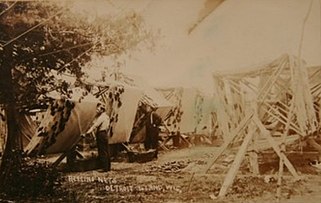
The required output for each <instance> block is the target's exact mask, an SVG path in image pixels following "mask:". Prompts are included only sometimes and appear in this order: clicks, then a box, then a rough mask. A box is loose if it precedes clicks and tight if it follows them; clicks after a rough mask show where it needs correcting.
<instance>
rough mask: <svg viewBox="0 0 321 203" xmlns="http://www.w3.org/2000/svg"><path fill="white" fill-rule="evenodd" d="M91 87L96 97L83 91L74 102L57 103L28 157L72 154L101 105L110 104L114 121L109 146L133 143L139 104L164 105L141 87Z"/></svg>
mask: <svg viewBox="0 0 321 203" xmlns="http://www.w3.org/2000/svg"><path fill="white" fill-rule="evenodd" d="M91 86H92V92H93V94H94V95H91V94H88V93H86V95H85V96H84V95H83V94H84V93H81V92H83V91H82V90H79V91H80V93H79V92H78V93H77V94H75V96H72V98H71V99H57V100H55V102H54V103H53V104H52V105H51V106H50V107H49V108H48V110H47V113H46V115H45V118H44V119H43V121H42V122H41V124H40V126H39V127H38V129H37V131H36V134H35V136H33V137H32V140H31V143H30V144H29V145H28V146H27V147H26V150H25V151H26V152H27V154H31V155H32V154H44V153H45V154H46V153H48V154H51V153H61V152H65V151H66V150H68V149H69V148H70V146H71V145H73V144H74V142H75V141H77V140H78V138H79V136H80V135H81V134H83V133H85V132H86V131H87V130H88V129H89V127H90V125H91V124H92V122H93V119H94V116H95V113H96V104H97V103H98V102H99V101H102V102H104V103H105V104H106V107H107V114H108V115H109V117H110V129H109V136H110V140H109V143H110V144H117V143H126V142H130V137H131V135H132V130H133V125H134V123H135V119H136V114H137V111H138V110H137V109H138V107H139V104H140V103H144V104H149V105H160V104H161V102H159V100H157V99H155V98H156V96H155V95H153V94H151V93H150V91H149V92H148V91H143V90H142V89H139V88H137V87H131V86H128V85H124V84H120V83H116V82H115V83H109V84H106V83H96V84H94V85H93V84H92V85H91ZM74 92H77V91H75V90H74ZM79 98H80V99H79Z"/></svg>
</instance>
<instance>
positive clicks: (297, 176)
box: [253, 117, 300, 180]
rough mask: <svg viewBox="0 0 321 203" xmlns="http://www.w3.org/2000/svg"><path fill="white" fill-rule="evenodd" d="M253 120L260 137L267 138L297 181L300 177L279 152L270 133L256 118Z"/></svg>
mask: <svg viewBox="0 0 321 203" xmlns="http://www.w3.org/2000/svg"><path fill="white" fill-rule="evenodd" d="M253 120H254V122H255V123H256V125H257V126H258V128H259V129H260V131H261V132H262V135H263V136H265V137H266V138H267V140H268V142H269V143H270V145H271V146H272V148H273V150H274V151H275V152H276V154H277V155H278V156H279V157H280V159H282V160H283V161H284V164H285V165H286V167H287V168H288V169H289V171H290V173H291V174H292V175H293V176H294V178H295V179H296V180H299V179H300V177H299V175H298V174H297V172H296V170H295V168H294V167H293V165H292V164H291V162H290V161H289V160H288V158H287V157H286V156H285V154H284V152H282V151H281V149H280V147H279V146H278V144H277V143H276V142H275V140H274V139H273V137H272V136H271V134H270V132H269V131H267V130H266V129H265V127H264V125H263V124H262V123H261V121H260V120H259V119H258V118H257V117H253Z"/></svg>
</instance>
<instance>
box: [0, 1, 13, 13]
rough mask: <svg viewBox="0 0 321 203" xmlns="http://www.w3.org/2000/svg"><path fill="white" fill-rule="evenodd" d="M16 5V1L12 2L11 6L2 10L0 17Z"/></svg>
mask: <svg viewBox="0 0 321 203" xmlns="http://www.w3.org/2000/svg"><path fill="white" fill-rule="evenodd" d="M16 3H17V1H15V2H13V4H11V5H10V6H9V7H8V8H6V9H5V10H3V11H2V12H1V13H0V16H2V15H3V14H5V13H6V12H7V11H9V10H10V9H11V8H12V7H13V6H14V5H15V4H16Z"/></svg>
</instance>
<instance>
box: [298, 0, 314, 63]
mask: <svg viewBox="0 0 321 203" xmlns="http://www.w3.org/2000/svg"><path fill="white" fill-rule="evenodd" d="M312 4H313V0H311V1H310V5H309V8H308V11H307V13H306V15H305V17H304V19H303V24H302V32H301V39H300V44H299V51H298V52H299V53H298V58H299V64H300V66H301V52H302V46H303V39H304V32H305V25H306V22H307V20H308V18H309V16H310V13H311V8H312Z"/></svg>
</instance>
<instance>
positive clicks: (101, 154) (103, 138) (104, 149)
mask: <svg viewBox="0 0 321 203" xmlns="http://www.w3.org/2000/svg"><path fill="white" fill-rule="evenodd" d="M96 113H97V114H96V120H95V122H94V124H93V125H92V127H91V128H90V129H89V130H88V132H87V134H90V133H92V132H94V133H95V134H96V141H97V148H98V158H99V161H100V165H101V167H102V168H103V170H104V171H105V172H107V171H110V168H111V163H110V152H109V144H108V135H107V132H108V128H109V116H108V115H107V114H106V109H105V105H104V104H102V103H98V104H97V109H96Z"/></svg>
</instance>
